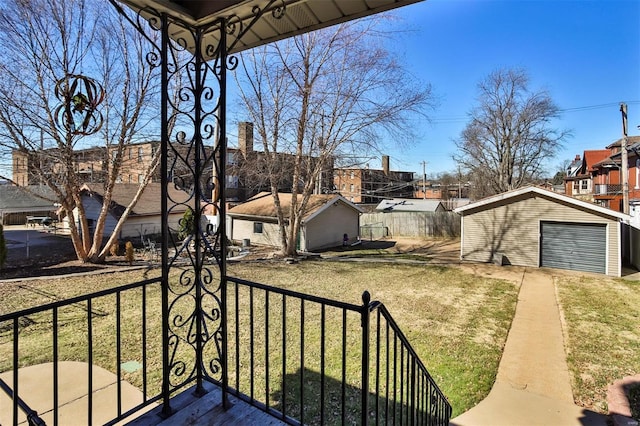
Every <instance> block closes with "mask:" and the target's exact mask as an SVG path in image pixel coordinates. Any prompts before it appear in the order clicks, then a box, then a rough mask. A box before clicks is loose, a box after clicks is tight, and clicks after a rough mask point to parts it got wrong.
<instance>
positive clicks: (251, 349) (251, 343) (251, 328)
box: [249, 287, 256, 401]
mask: <svg viewBox="0 0 640 426" xmlns="http://www.w3.org/2000/svg"><path fill="white" fill-rule="evenodd" d="M253 322H254V318H253V287H251V288H249V365H250V366H251V374H250V380H249V397H250V398H251V401H253V400H254V397H253V386H254V383H255V381H254V374H255V371H256V370H255V359H254V358H255V357H254V354H255V347H254V336H253V333H254V325H253Z"/></svg>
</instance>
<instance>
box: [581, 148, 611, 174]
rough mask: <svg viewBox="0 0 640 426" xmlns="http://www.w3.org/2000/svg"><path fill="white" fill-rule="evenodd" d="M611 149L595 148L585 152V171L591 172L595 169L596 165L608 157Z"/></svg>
mask: <svg viewBox="0 0 640 426" xmlns="http://www.w3.org/2000/svg"><path fill="white" fill-rule="evenodd" d="M610 154H611V151H609V150H608V149H594V150H589V151H585V152H584V164H585V169H586V170H585V172H586V173H589V172H591V171H593V170H595V167H594V166H595V165H596V164H598V163H600V162H601V161H603V160H605V159H607V158H608V157H609V155H610Z"/></svg>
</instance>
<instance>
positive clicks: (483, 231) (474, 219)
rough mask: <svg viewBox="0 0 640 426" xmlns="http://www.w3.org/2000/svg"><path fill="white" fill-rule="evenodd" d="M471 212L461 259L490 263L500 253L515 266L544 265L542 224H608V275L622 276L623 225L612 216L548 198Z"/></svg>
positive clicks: (464, 221)
mask: <svg viewBox="0 0 640 426" xmlns="http://www.w3.org/2000/svg"><path fill="white" fill-rule="evenodd" d="M492 206H493V208H488V209H483V208H480V209H479V210H478V211H475V212H474V211H468V212H466V214H465V215H464V216H463V217H462V239H461V256H462V258H463V259H467V260H473V261H478V262H490V261H492V260H493V258H494V255H495V254H496V253H502V254H504V255H506V257H507V259H508V261H509V262H510V263H511V264H512V265H520V266H533V267H538V266H539V265H540V247H539V242H540V221H542V220H544V221H551V222H552V221H557V222H582V223H604V224H607V225H608V226H607V274H608V275H614V276H620V274H621V272H622V270H621V269H622V268H621V259H620V225H619V223H618V222H617V221H616V220H613V219H612V218H610V217H606V216H601V215H598V214H596V213H594V212H590V211H587V210H581V209H578V208H576V207H575V206H573V205H569V204H567V205H565V204H562V203H559V202H557V201H552V200H549V199H547V198H544V197H540V196H537V197H530V196H529V197H527V196H523V197H522V198H520V199H517V200H514V199H510V200H509V201H508V202H503V203H502V204H501V205H495V204H494V205H492Z"/></svg>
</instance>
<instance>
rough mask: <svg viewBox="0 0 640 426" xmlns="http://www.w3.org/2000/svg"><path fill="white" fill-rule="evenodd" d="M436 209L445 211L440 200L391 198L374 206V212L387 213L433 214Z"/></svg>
mask: <svg viewBox="0 0 640 426" xmlns="http://www.w3.org/2000/svg"><path fill="white" fill-rule="evenodd" d="M438 209H441V210H444V209H445V208H444V206H443V205H442V203H441V202H440V200H424V199H412V198H393V199H391V200H382V201H380V203H379V204H378V205H377V206H376V210H382V211H387V212H392V211H393V212H435V211H437V210H438Z"/></svg>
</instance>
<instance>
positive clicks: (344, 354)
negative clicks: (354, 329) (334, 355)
mask: <svg viewBox="0 0 640 426" xmlns="http://www.w3.org/2000/svg"><path fill="white" fill-rule="evenodd" d="M346 391H347V310H346V309H343V310H342V384H341V392H342V407H341V416H342V424H343V425H344V424H345V420H346V417H347V413H346V410H347V398H346Z"/></svg>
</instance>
